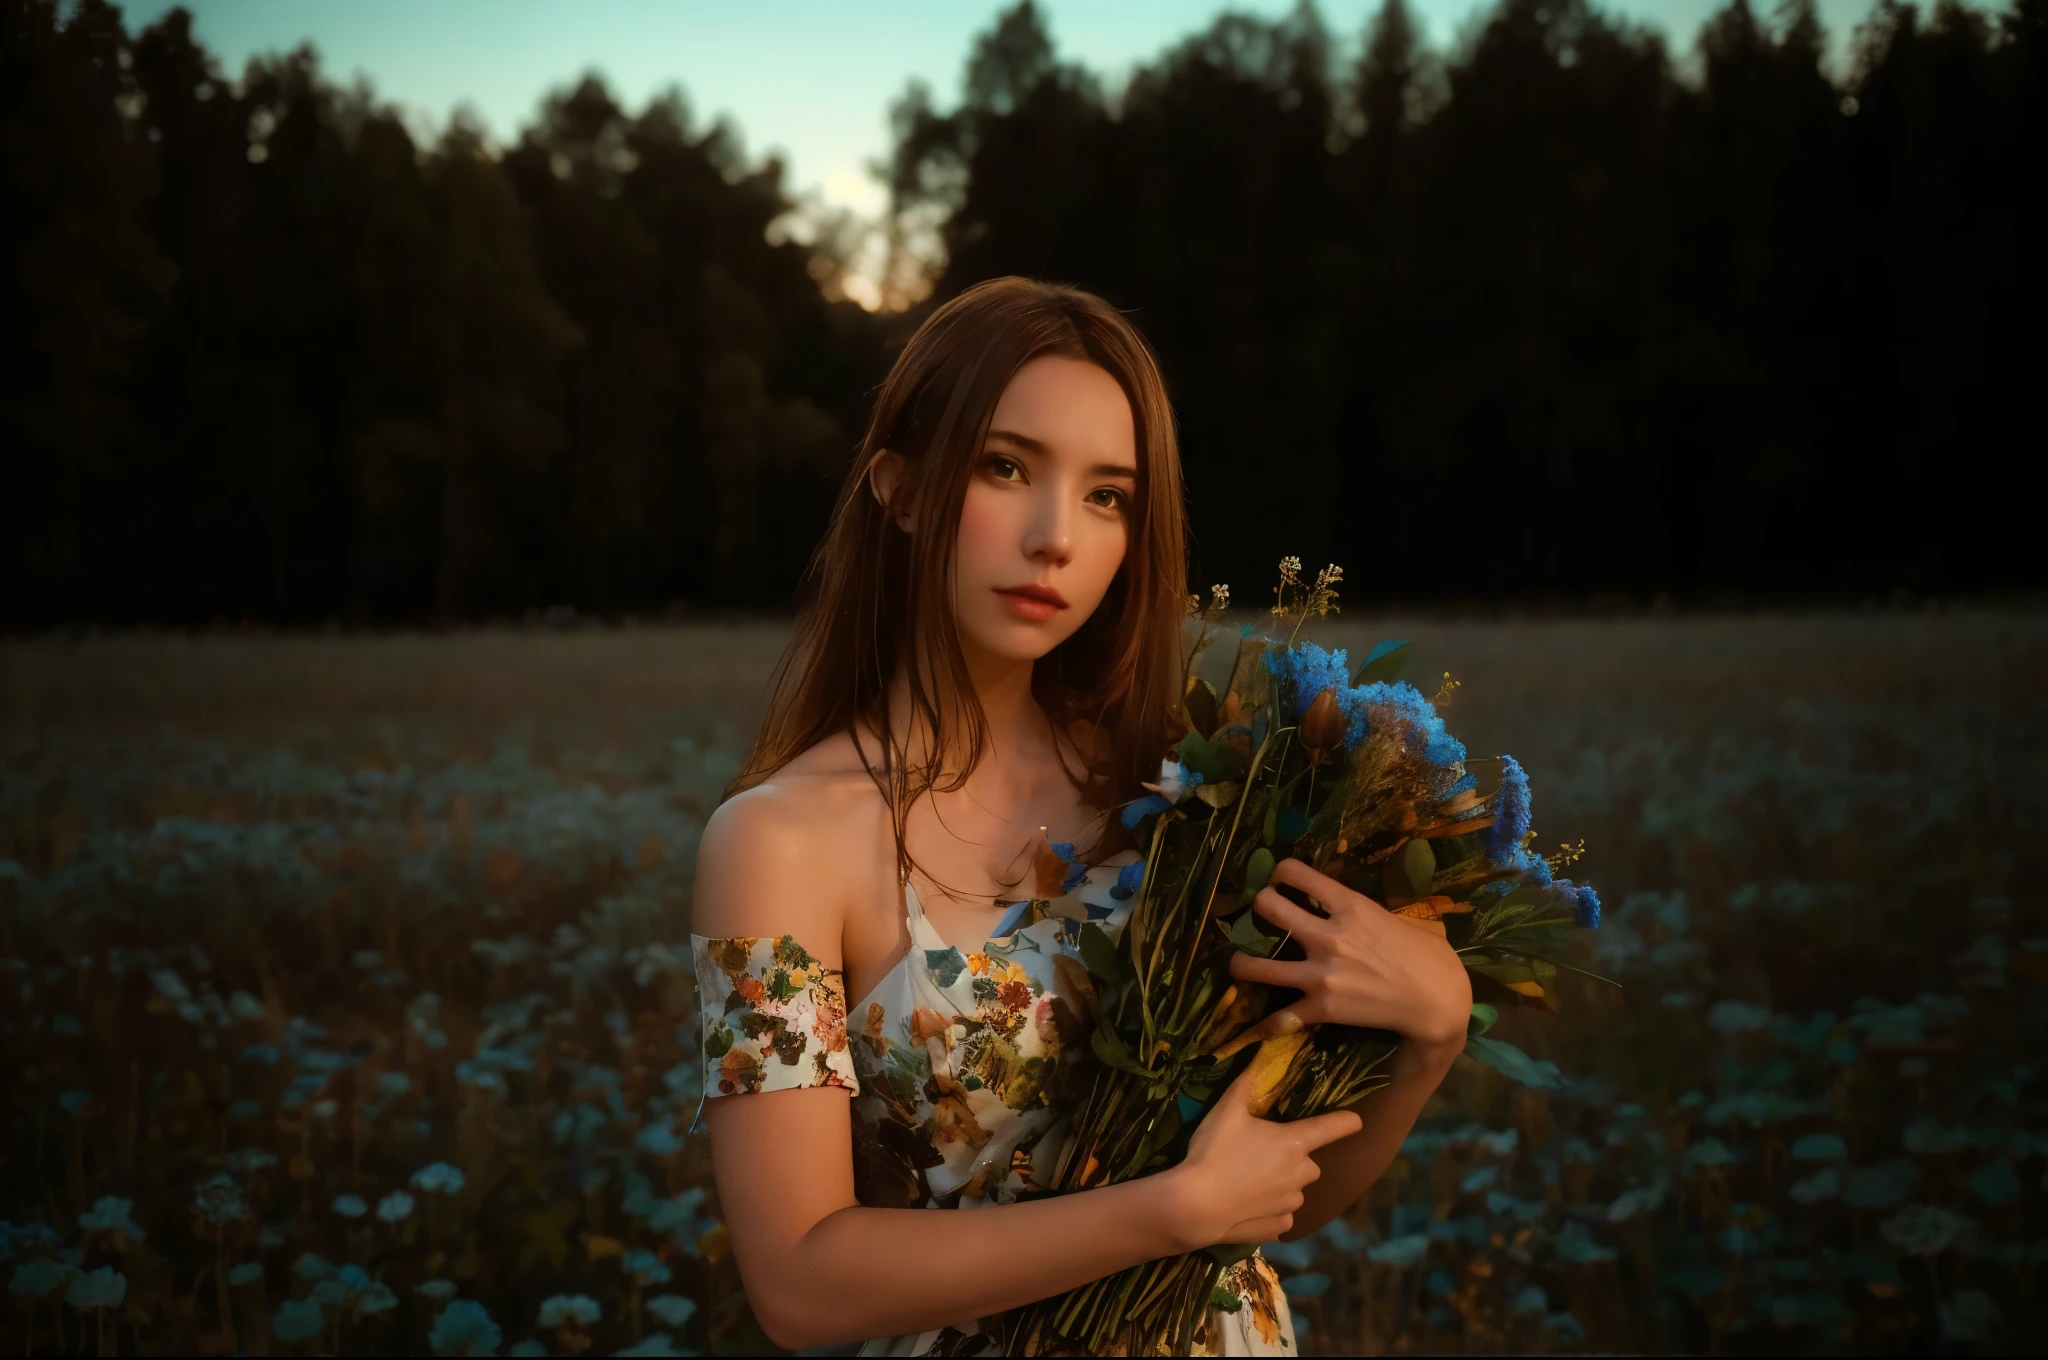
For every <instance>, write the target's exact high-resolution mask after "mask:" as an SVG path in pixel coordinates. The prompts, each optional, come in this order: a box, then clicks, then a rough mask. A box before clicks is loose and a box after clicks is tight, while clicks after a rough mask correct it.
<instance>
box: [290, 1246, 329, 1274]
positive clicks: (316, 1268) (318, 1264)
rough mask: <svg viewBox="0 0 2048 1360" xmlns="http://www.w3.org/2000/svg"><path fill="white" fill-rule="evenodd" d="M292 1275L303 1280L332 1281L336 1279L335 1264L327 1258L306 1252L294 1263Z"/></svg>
mask: <svg viewBox="0 0 2048 1360" xmlns="http://www.w3.org/2000/svg"><path fill="white" fill-rule="evenodd" d="M292 1274H294V1275H296V1276H298V1277H299V1278H300V1279H302V1280H331V1279H333V1278H334V1263H333V1262H332V1261H330V1260H328V1259H327V1258H326V1257H325V1256H320V1255H316V1254H315V1253H313V1252H310V1251H309V1252H305V1253H303V1254H302V1255H301V1256H300V1257H299V1259H298V1260H296V1261H294V1262H292Z"/></svg>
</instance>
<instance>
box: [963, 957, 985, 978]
mask: <svg viewBox="0 0 2048 1360" xmlns="http://www.w3.org/2000/svg"><path fill="white" fill-rule="evenodd" d="M967 971H968V972H970V973H972V974H974V975H975V976H976V977H981V976H983V975H984V974H986V973H987V972H988V955H986V954H969V955H968V956H967Z"/></svg>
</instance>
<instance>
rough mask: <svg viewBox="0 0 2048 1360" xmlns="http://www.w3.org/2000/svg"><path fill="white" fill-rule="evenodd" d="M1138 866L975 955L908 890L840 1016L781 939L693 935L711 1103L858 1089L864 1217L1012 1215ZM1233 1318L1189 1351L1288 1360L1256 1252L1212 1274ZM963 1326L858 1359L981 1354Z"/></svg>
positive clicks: (838, 991) (1028, 905)
mask: <svg viewBox="0 0 2048 1360" xmlns="http://www.w3.org/2000/svg"><path fill="white" fill-rule="evenodd" d="M1137 858H1138V856H1137V853H1136V852H1135V851H1125V852H1123V853H1122V854H1120V855H1116V856H1112V857H1111V858H1110V859H1109V860H1107V861H1105V862H1104V863H1102V864H1099V865H1095V866H1092V867H1089V868H1088V869H1086V871H1085V873H1084V872H1082V870H1081V869H1080V866H1076V868H1075V871H1074V873H1073V874H1072V875H1071V876H1070V878H1069V884H1070V886H1069V888H1068V890H1067V891H1066V892H1065V893H1064V894H1063V895H1062V896H1060V897H1057V898H1052V899H1040V900H1035V901H1030V902H1019V903H1016V904H1015V905H1013V906H1012V907H1011V908H1010V910H1009V912H1008V914H1007V915H1006V916H1005V917H1004V918H1003V920H1002V921H1001V923H1000V924H998V926H997V928H996V933H995V934H994V935H992V936H991V937H990V938H989V939H988V941H987V942H986V943H985V944H983V945H982V947H981V948H980V949H978V950H975V951H973V952H971V953H970V952H963V951H961V950H959V949H956V948H954V947H953V946H951V945H949V944H947V943H946V942H945V941H944V940H942V939H940V938H939V934H938V932H937V931H936V930H935V929H933V927H932V926H931V924H930V923H929V922H928V921H927V920H926V919H925V916H924V912H923V910H922V908H921V907H920V906H919V905H918V901H917V893H916V891H915V890H914V889H913V888H911V887H910V885H908V884H905V885H904V889H903V892H904V907H905V911H906V914H907V916H908V918H909V927H910V952H909V953H908V954H906V955H905V956H904V957H903V958H902V959H900V960H898V961H897V963H896V966H895V967H894V968H892V969H891V970H890V971H889V972H888V973H887V974H886V975H885V976H884V977H883V978H882V980H881V981H880V982H878V983H876V984H875V988H874V990H873V991H871V992H870V993H868V995H866V996H864V997H862V998H860V999H859V1000H858V1001H857V1002H855V1003H854V1004H853V1005H852V1006H851V1007H849V1006H848V1005H847V1004H846V990H845V983H844V980H843V978H842V975H841V973H840V970H838V969H836V968H826V967H824V966H823V965H822V964H820V963H819V961H818V960H817V959H816V958H815V957H814V956H812V955H811V954H810V953H809V952H808V951H806V950H805V949H804V948H803V945H802V944H801V943H800V942H799V941H797V940H795V939H792V938H791V937H789V936H786V935H785V936H783V937H782V938H781V939H779V940H778V939H771V938H766V937H762V938H753V939H747V938H741V939H707V938H706V937H704V936H701V935H693V936H691V944H692V947H693V950H694V953H695V957H696V968H697V987H698V992H699V995H700V996H701V998H702V1004H703V1007H704V1034H705V1039H704V1049H705V1061H706V1068H707V1071H706V1082H705V1087H706V1090H707V1091H708V1092H709V1093H710V1094H711V1095H712V1096H729V1095H742V1094H747V1093H750V1092H755V1091H779V1090H788V1089H794V1088H799V1087H806V1086H841V1087H845V1088H847V1089H848V1090H849V1091H851V1092H852V1093H853V1168H854V1189H855V1193H856V1195H857V1196H858V1198H859V1199H860V1202H861V1203H862V1204H865V1205H867V1206H869V1207H871V1208H891V1209H898V1208H918V1207H923V1208H932V1209H953V1208H970V1207H979V1206H982V1205H990V1204H1007V1203H1010V1202H1012V1201H1014V1200H1016V1199H1017V1198H1019V1197H1020V1196H1022V1195H1024V1194H1026V1193H1027V1192H1028V1191H1031V1190H1033V1189H1035V1188H1036V1187H1037V1186H1038V1185H1039V1184H1040V1177H1042V1176H1045V1175H1049V1174H1050V1173H1051V1170H1052V1168H1053V1167H1054V1166H1056V1165H1057V1164H1058V1160H1059V1153H1060V1149H1061V1148H1062V1146H1064V1141H1065V1132H1066V1125H1065V1120H1064V1117H1063V1116H1064V1112H1063V1111H1062V1110H1061V1109H1060V1108H1059V1107H1058V1106H1057V1105H1056V1104H1054V1103H1053V1102H1052V1100H1051V1097H1050V1094H1049V1086H1050V1082H1049V1078H1050V1077H1051V1075H1052V1066H1053V1064H1054V1063H1055V1062H1056V1061H1057V1059H1058V1057H1059V1054H1060V1049H1061V1046H1062V1044H1063V1043H1064V1042H1065V1041H1066V1040H1067V1039H1068V1038H1078V1036H1079V1035H1080V1034H1081V1033H1082V1032H1083V1031H1082V1028H1081V1016H1082V1015H1083V1014H1085V1002H1084V1001H1083V1000H1082V998H1081V994H1080V987H1079V984H1080V983H1081V981H1082V980H1083V979H1084V977H1085V970H1083V969H1082V967H1081V963H1080V954H1079V949H1078V944H1077V942H1078V939H1079V935H1080V929H1081V926H1082V925H1083V924H1085V923H1086V922H1088V921H1095V922H1098V923H1100V924H1101V926H1102V927H1103V928H1104V929H1106V930H1108V931H1110V932H1111V933H1112V934H1114V933H1115V932H1117V931H1119V930H1121V929H1122V926H1123V920H1124V916H1125V914H1126V913H1127V912H1128V910H1129V902H1128V901H1127V900H1119V899H1118V897H1117V895H1116V891H1115V889H1116V883H1117V876H1118V871H1119V870H1120V869H1121V868H1122V867H1123V866H1124V865H1125V864H1128V863H1131V862H1132V861H1134V860H1136V859H1137ZM1221 1286H1222V1289H1223V1292H1224V1293H1225V1294H1226V1295H1227V1296H1229V1297H1230V1298H1231V1299H1232V1300H1233V1302H1234V1304H1235V1306H1234V1307H1221V1308H1214V1309H1211V1310H1210V1313H1209V1316H1208V1318H1207V1319H1206V1321H1205V1322H1204V1323H1203V1324H1202V1325H1201V1326H1200V1327H1199V1328H1198V1329H1197V1331H1196V1335H1195V1353H1196V1354H1198V1355H1289V1356H1291V1355H1293V1354H1295V1353H1296V1352H1295V1344H1294V1325H1293V1320H1292V1318H1291V1317H1290V1316H1289V1313H1288V1310H1287V1301H1286V1299H1285V1297H1284V1296H1283V1295H1282V1294H1281V1292H1280V1287H1279V1280H1278V1278H1277V1277H1276V1276H1275V1275H1274V1273H1273V1269H1272V1267H1271V1266H1270V1265H1268V1264H1267V1263H1266V1261H1265V1260H1264V1259H1263V1258H1262V1257H1259V1256H1253V1257H1251V1258H1250V1259H1248V1260H1245V1261H1241V1262H1239V1263H1238V1264H1237V1265H1235V1266H1232V1267H1230V1269H1229V1270H1227V1271H1225V1272H1224V1275H1223V1278H1222V1281H1221ZM992 1353H993V1340H992V1338H990V1337H988V1336H987V1335H985V1334H983V1333H982V1332H981V1330H980V1328H979V1327H978V1326H977V1325H976V1323H975V1322H974V1321H973V1320H972V1319H967V1320H963V1321H961V1322H959V1323H956V1324H954V1325H953V1326H950V1327H942V1328H938V1329H935V1330H932V1331H928V1332H923V1333H919V1334H915V1335H906V1336H896V1337H885V1338H881V1339H878V1340H874V1341H870V1342H868V1343H867V1345H866V1346H864V1347H863V1348H862V1349H861V1354H862V1355H979V1354H992Z"/></svg>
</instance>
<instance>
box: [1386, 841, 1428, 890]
mask: <svg viewBox="0 0 2048 1360" xmlns="http://www.w3.org/2000/svg"><path fill="white" fill-rule="evenodd" d="M1435 881H1436V851H1434V850H1432V849H1430V848H1429V842H1428V841H1426V840H1423V839H1421V838H1420V837H1417V838H1416V839H1414V840H1411V841H1409V842H1408V843H1407V844H1406V845H1404V846H1402V847H1401V848H1400V850H1399V851H1398V852H1396V853H1395V854H1394V855H1393V856H1392V857H1391V858H1390V859H1388V860H1387V867H1386V885H1387V896H1388V897H1390V898H1394V897H1407V898H1414V897H1427V896H1429V888H1430V885H1431V884H1432V883H1434V882H1435Z"/></svg>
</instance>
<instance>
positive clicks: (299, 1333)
mask: <svg viewBox="0 0 2048 1360" xmlns="http://www.w3.org/2000/svg"><path fill="white" fill-rule="evenodd" d="M326 1325H327V1313H326V1311H325V1310H324V1309H322V1308H321V1307H320V1305H319V1304H318V1303H317V1302H315V1301H314V1300H312V1299H288V1300H286V1301H285V1302H283V1303H281V1304H279V1305H278V1306H277V1312H276V1313H275V1314H274V1315H273V1316H272V1317H271V1319H270V1334H271V1336H273V1337H275V1338H276V1339H277V1340H279V1341H284V1342H299V1341H311V1340H312V1339H313V1338H314V1337H316V1336H318V1335H320V1329H321V1328H323V1327H325V1326H326Z"/></svg>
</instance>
